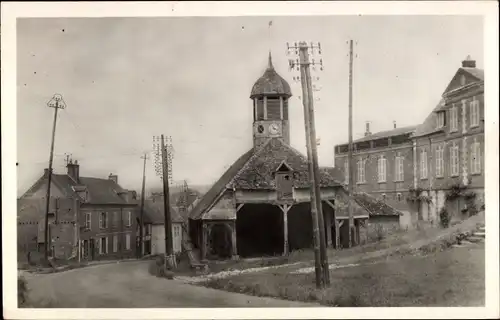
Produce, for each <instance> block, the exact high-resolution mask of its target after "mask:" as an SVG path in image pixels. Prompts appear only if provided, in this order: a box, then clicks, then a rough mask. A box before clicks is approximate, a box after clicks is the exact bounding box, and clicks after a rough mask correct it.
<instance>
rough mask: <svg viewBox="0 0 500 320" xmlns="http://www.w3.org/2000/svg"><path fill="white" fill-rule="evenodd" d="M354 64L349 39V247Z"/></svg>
mask: <svg viewBox="0 0 500 320" xmlns="http://www.w3.org/2000/svg"><path fill="white" fill-rule="evenodd" d="M352 64H353V41H352V40H349V153H348V156H347V159H348V163H349V166H348V170H349V196H348V197H347V199H348V202H347V211H348V216H349V227H348V229H349V233H348V235H349V248H351V247H352V242H353V241H352V240H353V237H352V233H353V232H352V231H353V228H354V218H353V213H352V209H353V207H352V206H353V203H352V202H353V201H354V194H353V192H354V190H353V189H354V188H353V184H354V181H353V180H354V174H353V172H354V167H353V161H352Z"/></svg>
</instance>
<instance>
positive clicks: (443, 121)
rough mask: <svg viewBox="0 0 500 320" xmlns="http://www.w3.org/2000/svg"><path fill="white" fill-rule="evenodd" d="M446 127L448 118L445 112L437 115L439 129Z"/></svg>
mask: <svg viewBox="0 0 500 320" xmlns="http://www.w3.org/2000/svg"><path fill="white" fill-rule="evenodd" d="M445 125H446V116H445V112H444V111H439V112H438V113H437V128H438V129H440V128H443V127H444V126H445Z"/></svg>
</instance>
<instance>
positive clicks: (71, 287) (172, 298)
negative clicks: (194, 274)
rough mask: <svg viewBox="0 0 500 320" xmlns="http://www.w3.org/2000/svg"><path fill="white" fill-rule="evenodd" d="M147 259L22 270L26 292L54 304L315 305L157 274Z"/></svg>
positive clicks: (128, 305)
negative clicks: (150, 269) (47, 271)
mask: <svg viewBox="0 0 500 320" xmlns="http://www.w3.org/2000/svg"><path fill="white" fill-rule="evenodd" d="M148 263H149V262H148V261H134V262H125V263H117V264H106V265H98V266H93V267H88V268H82V269H75V270H70V271H66V272H61V273H53V274H44V275H35V274H30V275H27V276H26V278H27V280H28V286H29V288H30V297H31V298H32V299H34V300H39V301H40V300H48V299H50V300H52V301H54V302H55V307H59V308H162V307H219V308H222V307H268V308H271V307H316V306H317V305H314V304H305V303H299V302H292V301H286V300H278V299H272V298H260V297H252V296H246V295H242V294H238V293H230V292H224V291H219V290H214V289H209V288H203V287H197V286H192V285H188V284H184V283H181V282H178V281H171V280H166V279H161V278H156V277H153V276H151V275H150V274H149V273H148V270H147V268H148Z"/></svg>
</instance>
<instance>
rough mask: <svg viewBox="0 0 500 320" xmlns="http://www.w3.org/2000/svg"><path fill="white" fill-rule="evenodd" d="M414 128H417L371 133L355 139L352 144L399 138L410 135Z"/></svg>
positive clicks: (409, 127) (410, 127) (408, 127)
mask: <svg viewBox="0 0 500 320" xmlns="http://www.w3.org/2000/svg"><path fill="white" fill-rule="evenodd" d="M416 127H417V126H407V127H401V128H396V129H392V130H386V131H380V132H376V133H372V134H370V135H369V136H366V137H363V138H359V139H356V140H354V141H353V142H354V143H356V142H363V141H371V140H377V139H382V138H389V137H394V136H399V135H401V134H406V133H412V132H413V131H415V128H416Z"/></svg>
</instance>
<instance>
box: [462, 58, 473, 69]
mask: <svg viewBox="0 0 500 320" xmlns="http://www.w3.org/2000/svg"><path fill="white" fill-rule="evenodd" d="M475 67H476V60H472V59H471V57H470V56H467V58H465V60H464V61H462V68H475Z"/></svg>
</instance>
